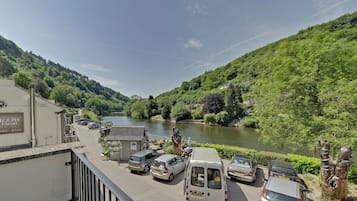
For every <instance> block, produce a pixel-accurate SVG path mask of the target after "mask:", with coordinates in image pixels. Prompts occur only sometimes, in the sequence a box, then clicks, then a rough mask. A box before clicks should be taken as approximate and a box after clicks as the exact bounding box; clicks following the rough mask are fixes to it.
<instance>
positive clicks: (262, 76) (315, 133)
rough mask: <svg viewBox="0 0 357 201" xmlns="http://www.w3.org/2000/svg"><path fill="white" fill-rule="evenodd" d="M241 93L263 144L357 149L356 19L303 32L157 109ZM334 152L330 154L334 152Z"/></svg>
mask: <svg viewBox="0 0 357 201" xmlns="http://www.w3.org/2000/svg"><path fill="white" fill-rule="evenodd" d="M229 84H234V85H238V86H240V87H241V89H242V91H243V99H244V102H245V103H246V105H253V106H254V107H253V109H250V110H249V112H250V115H249V116H248V117H247V118H252V119H254V120H255V121H257V123H258V124H259V132H260V133H261V137H262V139H263V140H264V141H267V142H270V143H272V144H276V145H278V146H284V145H288V144H293V145H298V146H309V145H310V146H313V144H314V143H315V144H316V142H317V140H322V139H329V140H331V141H334V143H335V144H334V145H340V144H342V143H349V144H352V145H353V146H354V147H357V138H355V137H354V138H353V136H356V135H357V123H356V122H357V95H356V94H357V13H352V14H347V15H344V16H341V17H339V18H337V19H336V20H333V21H330V22H327V23H324V24H320V25H316V26H313V27H309V28H307V29H305V30H301V31H299V32H298V33H297V34H295V35H292V36H289V37H287V38H284V39H281V40H279V41H276V42H274V43H271V44H268V45H266V46H264V47H262V48H259V49H257V50H255V51H252V52H250V53H247V54H245V55H243V56H242V57H239V58H237V59H235V60H233V61H232V62H229V63H228V64H227V65H225V66H222V67H219V68H217V69H215V70H212V71H209V72H206V73H204V74H202V75H200V76H197V77H195V78H193V79H192V80H190V81H186V82H183V83H182V84H181V86H179V87H177V88H175V89H173V90H171V91H168V92H165V93H163V94H160V95H159V96H157V97H156V98H155V99H156V101H157V102H158V103H169V104H171V105H174V104H176V103H178V102H184V103H186V104H193V103H202V100H203V98H204V97H205V96H207V95H208V94H213V93H219V94H225V93H226V88H227V86H228V85H229ZM334 148H336V147H334Z"/></svg>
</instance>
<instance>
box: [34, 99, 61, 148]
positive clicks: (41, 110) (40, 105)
mask: <svg viewBox="0 0 357 201" xmlns="http://www.w3.org/2000/svg"><path fill="white" fill-rule="evenodd" d="M60 111H61V108H59V107H57V106H55V105H54V104H52V103H49V102H47V101H44V100H42V99H41V98H36V114H35V116H36V117H35V118H36V135H37V145H38V146H44V145H53V144H59V143H62V138H61V136H62V131H63V129H64V128H62V122H61V121H62V119H61V114H60V113H58V112H60Z"/></svg>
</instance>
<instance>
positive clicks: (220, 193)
mask: <svg viewBox="0 0 357 201" xmlns="http://www.w3.org/2000/svg"><path fill="white" fill-rule="evenodd" d="M184 176H185V177H184V193H185V197H186V200H190V201H226V200H227V183H226V178H225V176H224V167H223V162H222V160H221V158H220V157H219V156H218V153H217V150H216V149H213V148H206V147H195V148H193V150H192V153H191V156H190V158H189V159H188V160H187V163H186V168H185V175H184Z"/></svg>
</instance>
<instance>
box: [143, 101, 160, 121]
mask: <svg viewBox="0 0 357 201" xmlns="http://www.w3.org/2000/svg"><path fill="white" fill-rule="evenodd" d="M159 113H160V111H159V106H158V104H157V102H156V100H155V99H154V98H153V97H152V96H151V98H150V97H149V100H148V101H147V104H146V112H145V116H147V117H148V118H150V117H152V116H155V115H157V114H159Z"/></svg>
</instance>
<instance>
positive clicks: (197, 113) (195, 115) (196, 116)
mask: <svg viewBox="0 0 357 201" xmlns="http://www.w3.org/2000/svg"><path fill="white" fill-rule="evenodd" d="M191 116H192V118H193V119H202V118H203V113H202V107H197V108H196V109H194V110H192V111H191Z"/></svg>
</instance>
